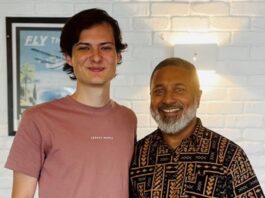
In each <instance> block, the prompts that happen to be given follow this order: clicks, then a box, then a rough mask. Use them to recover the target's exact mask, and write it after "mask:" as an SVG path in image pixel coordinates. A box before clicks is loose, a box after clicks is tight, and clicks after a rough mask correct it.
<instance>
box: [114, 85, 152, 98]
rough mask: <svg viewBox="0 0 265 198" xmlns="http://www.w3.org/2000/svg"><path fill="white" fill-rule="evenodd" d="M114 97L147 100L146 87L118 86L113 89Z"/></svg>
mask: <svg viewBox="0 0 265 198" xmlns="http://www.w3.org/2000/svg"><path fill="white" fill-rule="evenodd" d="M113 94H114V97H115V98H117V99H123V100H125V99H126V100H148V99H149V95H148V91H147V88H146V87H141V86H139V87H119V88H116V89H115V90H114V93H113Z"/></svg>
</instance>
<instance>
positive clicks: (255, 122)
mask: <svg viewBox="0 0 265 198" xmlns="http://www.w3.org/2000/svg"><path fill="white" fill-rule="evenodd" d="M263 122H264V120H263V116H262V115H242V114H240V115H228V116H226V118H225V126H226V127H234V128H246V127H250V128H251V127H254V128H256V127H263Z"/></svg>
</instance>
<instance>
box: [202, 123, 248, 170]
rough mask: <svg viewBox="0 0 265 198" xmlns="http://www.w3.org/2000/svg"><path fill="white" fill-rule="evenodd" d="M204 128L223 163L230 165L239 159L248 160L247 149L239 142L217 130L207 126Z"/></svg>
mask: <svg viewBox="0 0 265 198" xmlns="http://www.w3.org/2000/svg"><path fill="white" fill-rule="evenodd" d="M203 128H204V131H205V134H207V133H208V135H207V136H209V137H210V142H211V145H212V146H211V147H212V148H214V147H216V149H217V155H218V158H219V160H220V162H221V163H223V164H224V165H227V166H230V165H231V164H232V163H233V162H235V161H238V160H239V159H245V160H248V158H247V155H246V153H245V151H244V150H243V148H242V147H241V146H239V145H238V144H237V143H235V142H234V141H232V140H230V139H229V138H227V137H225V136H224V135H221V134H219V133H217V132H215V131H212V130H210V129H207V128H205V127H203ZM213 145H216V146H213Z"/></svg>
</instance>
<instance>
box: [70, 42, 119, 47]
mask: <svg viewBox="0 0 265 198" xmlns="http://www.w3.org/2000/svg"><path fill="white" fill-rule="evenodd" d="M79 45H91V43H86V42H78V43H76V44H74V46H79ZM99 45H114V43H113V42H110V41H107V42H102V43H99Z"/></svg>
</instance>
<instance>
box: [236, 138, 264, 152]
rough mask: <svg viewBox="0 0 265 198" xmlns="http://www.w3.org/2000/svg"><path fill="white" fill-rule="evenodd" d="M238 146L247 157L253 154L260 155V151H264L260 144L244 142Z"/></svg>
mask: <svg viewBox="0 0 265 198" xmlns="http://www.w3.org/2000/svg"><path fill="white" fill-rule="evenodd" d="M240 145H241V147H242V148H243V149H244V151H245V152H246V153H247V155H251V154H254V153H262V151H263V150H264V146H263V144H262V143H256V142H249V141H248V142H246V141H244V142H243V143H241V144H240Z"/></svg>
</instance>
